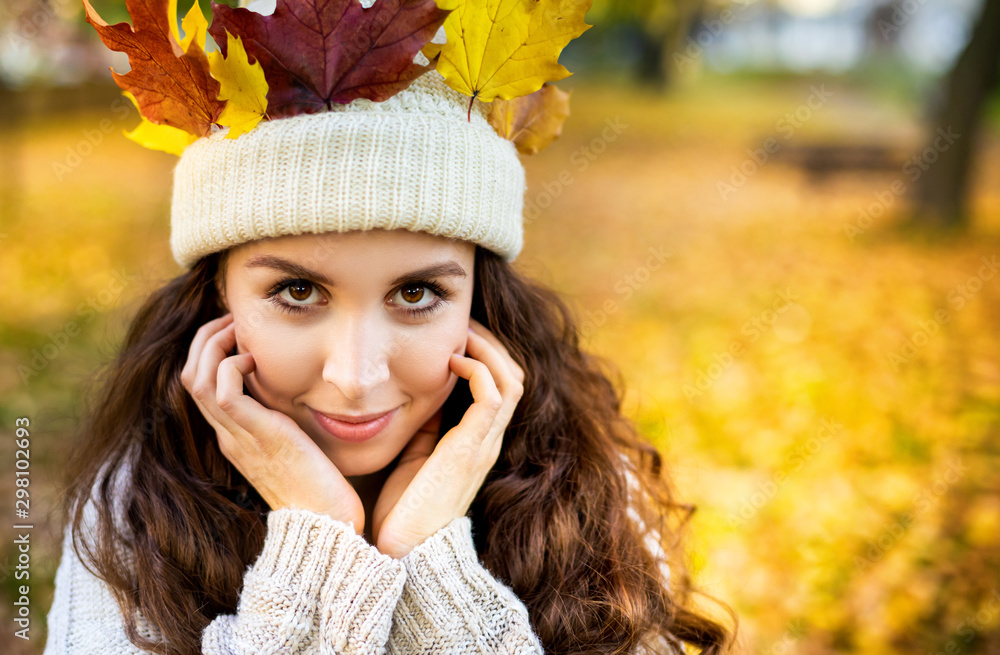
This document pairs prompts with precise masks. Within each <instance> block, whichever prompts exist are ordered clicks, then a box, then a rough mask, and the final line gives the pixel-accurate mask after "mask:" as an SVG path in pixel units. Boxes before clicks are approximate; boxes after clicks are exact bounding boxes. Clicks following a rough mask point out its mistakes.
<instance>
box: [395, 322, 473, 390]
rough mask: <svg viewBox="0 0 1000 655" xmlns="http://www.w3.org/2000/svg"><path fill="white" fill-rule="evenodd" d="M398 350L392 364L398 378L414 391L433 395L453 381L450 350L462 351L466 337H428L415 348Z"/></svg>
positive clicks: (453, 351)
mask: <svg viewBox="0 0 1000 655" xmlns="http://www.w3.org/2000/svg"><path fill="white" fill-rule="evenodd" d="M448 336H450V335H448ZM400 352H402V353H403V356H402V357H399V358H398V360H397V362H396V366H394V367H393V368H394V370H395V374H396V375H398V376H399V379H400V380H401V381H402V380H405V381H406V382H405V383H404V384H405V386H408V387H411V388H413V389H414V390H419V391H420V392H423V393H428V394H434V393H437V392H440V391H441V390H442V389H444V387H445V386H446V385H449V384H450V383H454V381H455V380H454V379H453V378H454V377H455V374H454V373H453V372H452V370H451V365H450V360H451V356H452V354H453V353H459V354H463V353H464V352H465V337H464V335H462V338H461V339H455V338H454V337H451V338H437V339H428V340H425V341H423V342H422V343H421V345H420V346H418V347H416V348H410V349H409V350H406V351H400Z"/></svg>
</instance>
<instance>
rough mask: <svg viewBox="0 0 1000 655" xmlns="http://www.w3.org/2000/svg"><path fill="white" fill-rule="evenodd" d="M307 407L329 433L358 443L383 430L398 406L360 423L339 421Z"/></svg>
mask: <svg viewBox="0 0 1000 655" xmlns="http://www.w3.org/2000/svg"><path fill="white" fill-rule="evenodd" d="M309 409H310V411H312V413H313V416H314V417H315V418H316V422H317V423H319V425H320V427H321V428H323V429H324V430H326V431H327V432H328V433H329V434H331V435H333V436H335V437H337V438H338V439H341V440H343V441H348V442H350V443H360V442H362V441H367V440H369V439H371V438H372V437H374V436H375V435H377V434H378V433H380V432H381V431H382V430H384V429H385V427H386V426H387V425H389V422H390V421H392V417H393V416H395V415H396V411H397V410H398V409H399V408H398V407H397V408H396V409H394V410H392V411H389V412H386V413H385V414H382V415H381V416H379V417H377V418H374V419H372V420H369V421H364V422H362V423H348V422H347V421H339V420H337V419H335V418H331V417H329V416H327V415H326V414H322V413H320V412H317V411H316V410H315V409H312V408H311V407H310V408H309Z"/></svg>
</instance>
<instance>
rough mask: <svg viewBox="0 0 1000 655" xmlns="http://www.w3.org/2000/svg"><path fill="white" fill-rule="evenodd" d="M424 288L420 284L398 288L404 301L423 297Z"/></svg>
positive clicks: (416, 300)
mask: <svg viewBox="0 0 1000 655" xmlns="http://www.w3.org/2000/svg"><path fill="white" fill-rule="evenodd" d="M424 288H425V287H423V286H420V285H414V286H409V287H403V288H402V289H400V295H401V296H402V298H403V300H405V301H406V302H420V299H421V298H423V297H424Z"/></svg>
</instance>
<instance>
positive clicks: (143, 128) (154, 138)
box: [122, 91, 198, 157]
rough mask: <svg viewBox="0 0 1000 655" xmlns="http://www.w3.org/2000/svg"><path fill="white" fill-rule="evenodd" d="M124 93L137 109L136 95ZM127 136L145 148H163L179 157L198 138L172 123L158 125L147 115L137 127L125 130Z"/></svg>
mask: <svg viewBox="0 0 1000 655" xmlns="http://www.w3.org/2000/svg"><path fill="white" fill-rule="evenodd" d="M122 95H124V96H125V97H126V98H128V99H129V100H131V101H132V104H133V105H135V108H136V109H138V108H139V103H137V102H136V100H135V96H133V95H132V94H131V93H129V92H128V91H123V92H122ZM125 136H126V137H128V138H129V139H131V140H132V141H135V142H136V143H138V144H139V145H140V146H143V147H145V148H149V149H151V150H162V151H163V152H169V153H170V154H172V155H177V156H178V157H179V156H180V155H181V154H182V153H183V152H184V149H185V148H187V147H188V146H189V145H191V144H192V143H194V142H195V141H197V140H198V137H197V136H195V135H194V134H190V133H188V132H185V131H184V130H182V129H180V128H177V127H171V126H170V125H157V124H156V123H153V122H151V121H150V120H149V119H148V118H146V117H145V116H142V122H141V123H139V125H138V126H137V127H136V128H135V129H133V130H132V131H130V132H128V131H127V132H125Z"/></svg>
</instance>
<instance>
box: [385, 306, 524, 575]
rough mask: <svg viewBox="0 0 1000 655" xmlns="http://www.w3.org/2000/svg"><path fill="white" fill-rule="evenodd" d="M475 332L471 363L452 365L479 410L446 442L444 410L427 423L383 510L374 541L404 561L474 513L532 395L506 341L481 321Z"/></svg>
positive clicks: (392, 479) (465, 359) (473, 324)
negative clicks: (525, 397)
mask: <svg viewBox="0 0 1000 655" xmlns="http://www.w3.org/2000/svg"><path fill="white" fill-rule="evenodd" d="M469 325H470V328H469V330H470V331H469V340H468V344H467V346H466V353H467V354H468V355H471V357H469V356H462V355H458V354H452V355H451V360H450V366H451V369H452V370H453V371H454V372H455V373H456V374H457V375H459V376H461V377H463V378H466V379H467V380H469V390H470V391H471V392H472V398H473V403H472V405H471V406H470V407H469V409H468V411H466V413H465V416H463V417H462V420H461V421H460V422H459V424H458V425H456V426H455V427H454V428H452V429H451V430H449V431H448V433H447V434H445V435H444V436H442V437H441V438H440V441H439V440H438V430H439V428H440V424H441V412H440V410H438V412H437V413H436V414H435V415H434V416H433V417H431V419H430V420H429V421H427V423H426V424H425V425H424V426H423V427H422V428H421V429H420V431H418V432H417V434H416V435H414V437H413V439H411V440H410V443H409V444H407V446H406V448H405V449H404V450H403V453H402V456H401V457H400V460H399V462H398V464H397V465H396V468H395V469H394V470H393V472H392V473H391V474H390V475H389V477H388V478H387V479H386V482H385V484H384V485H383V487H382V492H381V494H380V495H379V498H378V501H377V502H376V504H375V510H374V512H373V516H372V522H373V525H372V528H373V532H372V538H373V540H374V542H375V545H376V547H378V549H379V551H381V552H382V553H384V554H386V555H390V556H391V557H395V558H396V559H400V558H402V557H404V556H405V555H406V554H407V553H409V552H410V551H411V550H412V549H413V548H414V547H415V546H417V545H419V544H420V543H422V542H423V541H424V540H425V539H427V537H430V536H431V535H433V534H434V533H435V532H437V531H438V530H440V529H441V528H443V527H444V526H446V525H448V524H449V523H451V521H452V520H453V519H455V518H458V517H460V516H465V514H466V512H468V511H469V506H470V505H471V504H472V500H473V499H474V498H475V497H476V494H477V493H478V492H479V489H480V487H482V485H483V481H484V480H485V479H486V475H487V474H488V473H489V471H490V469H492V468H493V465H494V464H495V463H496V461H497V457H499V456H500V447H501V445H502V444H503V435H504V432H505V431H506V429H507V424H508V423H509V422H510V419H511V416H513V414H514V408H515V407H517V403H518V401H519V400H520V399H521V395H522V394H523V393H524V371H523V370H522V369H521V367H520V366H518V365H517V363H516V362H515V361H514V360H513V359H511V357H510V355H509V354H508V352H507V349H506V348H504V346H503V344H501V343H500V340H499V339H497V338H496V336H495V335H493V334H492V333H491V332H490V331H489V330H487V329H486V328H485V327H484V326H483V325H482V324H481V323H479V322H478V321H476V320H475V319H470V322H469Z"/></svg>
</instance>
